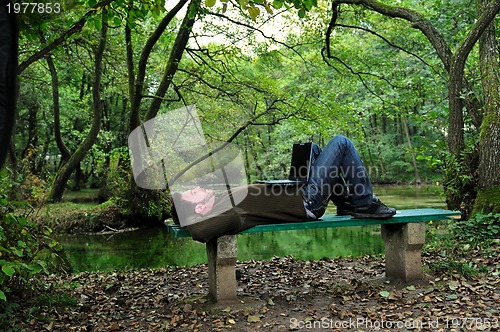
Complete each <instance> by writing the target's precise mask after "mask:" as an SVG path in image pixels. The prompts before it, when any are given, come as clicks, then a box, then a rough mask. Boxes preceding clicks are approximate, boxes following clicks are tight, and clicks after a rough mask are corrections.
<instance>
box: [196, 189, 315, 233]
mask: <svg viewBox="0 0 500 332" xmlns="http://www.w3.org/2000/svg"><path fill="white" fill-rule="evenodd" d="M247 188H248V194H247V196H246V197H245V198H244V199H243V201H241V202H240V203H239V204H237V205H236V207H234V208H232V209H230V210H228V211H225V212H220V210H219V209H218V208H219V206H221V205H222V204H221V203H220V202H221V201H222V200H227V199H229V195H225V196H222V197H220V198H217V200H216V202H215V205H214V208H213V210H212V211H211V214H213V215H214V217H212V218H210V217H209V218H208V219H206V220H203V221H200V222H196V223H194V224H191V225H189V226H187V229H188V230H189V232H190V233H191V236H192V237H193V240H197V241H200V242H208V241H210V240H211V239H213V238H216V237H219V236H222V235H229V234H238V233H240V232H242V231H244V230H246V229H249V228H251V227H254V226H257V225H262V224H276V223H284V222H298V221H304V220H307V215H306V211H305V208H304V201H303V199H302V193H301V190H300V189H299V187H291V186H290V187H284V186H283V187H282V186H269V185H265V184H252V185H249V186H248V187H247ZM235 196H236V195H235Z"/></svg>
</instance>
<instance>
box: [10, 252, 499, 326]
mask: <svg viewBox="0 0 500 332" xmlns="http://www.w3.org/2000/svg"><path fill="white" fill-rule="evenodd" d="M443 260H445V258H444V257H441V256H440V255H439V254H432V255H430V254H427V255H425V256H424V265H425V266H426V267H429V266H439V265H440V264H439V261H443ZM463 260H464V262H470V263H471V264H472V265H474V266H477V268H478V270H481V271H483V272H482V273H479V274H477V275H474V276H472V277H469V278H466V277H464V276H462V275H460V274H458V272H457V271H453V270H442V271H427V274H426V280H424V281H422V282H420V283H416V284H414V285H409V286H404V285H397V284H392V283H385V282H383V279H382V277H383V270H384V262H383V260H381V259H376V258H373V257H371V256H364V257H361V258H357V259H352V258H344V259H322V260H318V261H298V260H295V259H293V258H292V257H284V258H273V259H271V260H270V261H260V262H254V261H249V262H239V263H238V264H237V271H238V272H237V277H238V297H239V300H240V302H239V303H237V304H236V305H214V304H212V303H211V302H210V301H209V300H208V299H207V289H208V285H207V282H208V280H207V266H206V264H202V265H198V266H195V267H191V268H169V269H156V270H138V271H129V272H107V273H97V272H96V273H89V272H84V273H79V274H70V275H54V276H51V277H47V278H45V279H44V283H45V285H46V288H47V289H48V290H50V294H52V295H50V296H31V297H29V298H24V299H17V303H19V307H17V308H16V309H15V313H14V314H15V317H16V319H17V322H16V323H15V326H16V328H17V329H18V330H24V331H174V330H175V331H259V330H265V331H293V330H300V329H307V330H309V331H320V330H334V331H335V330H338V331H340V330H351V331H375V330H390V331H409V330H423V331H436V330H438V331H439V330H441V331H449V330H452V329H453V328H455V330H456V331H464V330H487V331H488V330H494V329H493V327H495V326H497V325H498V324H500V249H499V247H498V245H497V246H496V247H493V248H489V249H488V250H486V251H485V250H475V251H470V252H469V254H468V255H467V257H463ZM14 302H16V301H14ZM384 324H385V325H384ZM495 324H496V325H495ZM488 326H489V327H490V328H488Z"/></svg>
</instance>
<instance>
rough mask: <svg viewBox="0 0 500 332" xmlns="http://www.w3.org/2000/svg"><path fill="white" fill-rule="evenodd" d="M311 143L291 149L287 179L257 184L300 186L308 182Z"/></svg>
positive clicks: (263, 181)
mask: <svg viewBox="0 0 500 332" xmlns="http://www.w3.org/2000/svg"><path fill="white" fill-rule="evenodd" d="M312 158H313V153H312V143H311V142H308V143H295V144H294V145H293V148H292V158H291V159H292V160H291V162H290V171H289V173H288V179H282V180H262V181H256V182H257V183H266V184H269V185H302V184H305V183H307V181H309V176H310V174H311V166H312V165H311V164H312Z"/></svg>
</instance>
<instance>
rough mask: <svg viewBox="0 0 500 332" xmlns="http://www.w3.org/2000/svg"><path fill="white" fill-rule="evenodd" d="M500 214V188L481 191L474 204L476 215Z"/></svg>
mask: <svg viewBox="0 0 500 332" xmlns="http://www.w3.org/2000/svg"><path fill="white" fill-rule="evenodd" d="M490 212H492V213H500V186H497V187H492V188H485V189H480V190H479V191H478V193H477V197H476V200H475V202H474V214H476V213H490Z"/></svg>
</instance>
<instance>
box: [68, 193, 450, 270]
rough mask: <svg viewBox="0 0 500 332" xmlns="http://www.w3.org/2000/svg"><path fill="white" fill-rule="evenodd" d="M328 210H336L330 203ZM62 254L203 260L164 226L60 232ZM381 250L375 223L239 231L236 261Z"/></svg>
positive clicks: (75, 264) (85, 262) (110, 261)
mask: <svg viewBox="0 0 500 332" xmlns="http://www.w3.org/2000/svg"><path fill="white" fill-rule="evenodd" d="M375 191H376V193H377V195H378V196H379V197H380V198H381V199H382V201H384V202H385V203H387V204H388V205H390V206H394V207H396V208H397V209H408V208H423V207H437V208H444V207H445V203H444V200H443V198H442V197H441V194H440V188H439V187H420V188H415V187H411V186H397V187H393V186H383V187H376V188H375ZM327 212H328V213H335V208H334V207H331V208H330V209H329V211H327ZM60 241H61V242H62V244H63V246H64V248H65V255H66V256H67V258H68V260H69V261H70V263H71V265H72V268H73V270H74V271H75V272H79V271H110V270H116V269H120V270H124V269H141V268H159V267H167V266H172V265H175V266H191V265H196V264H200V263H205V262H206V254H205V246H204V245H203V244H201V243H198V242H195V241H192V240H191V239H187V238H183V239H174V238H172V237H171V236H170V235H169V234H168V233H167V232H166V228H165V227H160V228H155V229H142V230H137V231H132V232H124V233H116V234H101V235H99V234H97V235H79V236H62V237H61V238H60ZM382 251H383V242H382V239H381V236H380V227H379V226H366V227H345V228H330V229H309V230H300V231H285V232H276V233H274V232H273V233H251V234H243V235H240V236H238V259H239V260H251V259H254V260H265V259H269V258H271V257H273V256H287V255H293V256H294V257H296V258H297V259H304V260H312V259H320V258H323V257H339V256H341V257H345V256H354V257H355V256H362V255H366V254H378V253H382Z"/></svg>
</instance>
